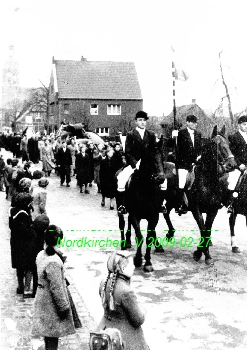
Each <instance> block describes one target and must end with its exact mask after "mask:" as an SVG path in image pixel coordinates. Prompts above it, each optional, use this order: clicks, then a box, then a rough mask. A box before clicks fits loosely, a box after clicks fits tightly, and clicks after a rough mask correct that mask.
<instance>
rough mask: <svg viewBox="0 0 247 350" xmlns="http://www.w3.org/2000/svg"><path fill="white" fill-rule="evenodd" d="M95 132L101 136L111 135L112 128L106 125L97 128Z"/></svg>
mask: <svg viewBox="0 0 247 350" xmlns="http://www.w3.org/2000/svg"><path fill="white" fill-rule="evenodd" d="M95 132H96V134H98V135H99V136H109V135H110V128H109V127H108V126H106V127H104V128H96V129H95Z"/></svg>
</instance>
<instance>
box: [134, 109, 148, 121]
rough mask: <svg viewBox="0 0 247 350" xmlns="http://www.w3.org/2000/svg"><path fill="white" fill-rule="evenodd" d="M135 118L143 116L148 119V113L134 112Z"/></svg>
mask: <svg viewBox="0 0 247 350" xmlns="http://www.w3.org/2000/svg"><path fill="white" fill-rule="evenodd" d="M137 118H144V119H145V120H148V115H147V113H146V112H144V111H139V112H137V113H136V116H135V120H136V119H137Z"/></svg>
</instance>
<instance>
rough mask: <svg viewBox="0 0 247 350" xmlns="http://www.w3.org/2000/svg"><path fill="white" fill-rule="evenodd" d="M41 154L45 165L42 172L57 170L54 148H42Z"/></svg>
mask: <svg viewBox="0 0 247 350" xmlns="http://www.w3.org/2000/svg"><path fill="white" fill-rule="evenodd" d="M40 154H41V158H40V159H41V160H42V163H43V167H42V170H43V171H45V172H46V171H52V169H54V168H55V164H54V163H53V161H52V160H53V159H54V155H53V151H52V147H51V146H48V147H42V148H41V150H40Z"/></svg>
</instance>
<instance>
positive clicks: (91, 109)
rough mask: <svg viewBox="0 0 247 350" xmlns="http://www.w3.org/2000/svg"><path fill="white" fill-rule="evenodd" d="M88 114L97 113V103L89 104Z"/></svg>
mask: <svg viewBox="0 0 247 350" xmlns="http://www.w3.org/2000/svg"><path fill="white" fill-rule="evenodd" d="M90 114H91V115H98V105H95V104H91V105H90Z"/></svg>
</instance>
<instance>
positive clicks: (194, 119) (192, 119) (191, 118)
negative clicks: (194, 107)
mask: <svg viewBox="0 0 247 350" xmlns="http://www.w3.org/2000/svg"><path fill="white" fill-rule="evenodd" d="M186 121H187V122H191V123H197V117H196V116H195V115H193V114H191V115H188V116H187V118H186Z"/></svg>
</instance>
